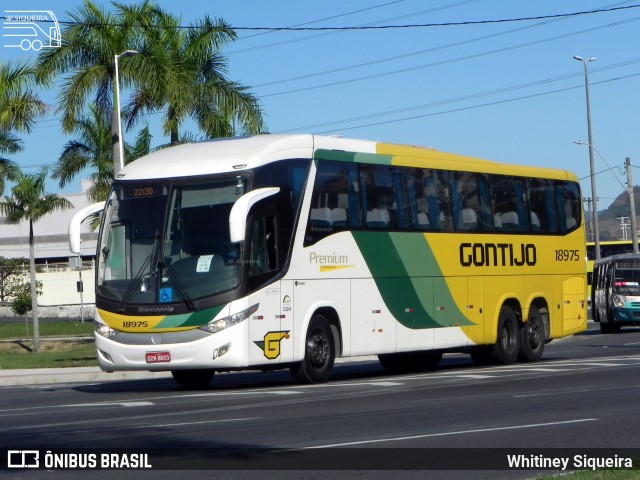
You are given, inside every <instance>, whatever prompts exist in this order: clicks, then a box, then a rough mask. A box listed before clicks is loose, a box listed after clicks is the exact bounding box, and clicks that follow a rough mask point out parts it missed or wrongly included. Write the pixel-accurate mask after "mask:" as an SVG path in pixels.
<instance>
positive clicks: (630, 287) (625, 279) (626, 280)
mask: <svg viewBox="0 0 640 480" xmlns="http://www.w3.org/2000/svg"><path fill="white" fill-rule="evenodd" d="M615 272H616V273H615V279H614V281H613V293H617V294H619V295H640V262H639V261H637V260H636V261H633V262H632V263H631V261H629V260H627V261H620V262H618V263H617V264H616V271H615Z"/></svg>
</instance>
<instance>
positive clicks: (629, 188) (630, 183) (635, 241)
mask: <svg viewBox="0 0 640 480" xmlns="http://www.w3.org/2000/svg"><path fill="white" fill-rule="evenodd" d="M624 163H625V167H626V169H627V191H628V192H629V208H630V210H631V215H630V217H631V242H632V243H633V253H639V252H638V227H637V226H636V201H635V199H634V196H633V180H631V159H630V158H629V157H627V158H626V159H625V162H624Z"/></svg>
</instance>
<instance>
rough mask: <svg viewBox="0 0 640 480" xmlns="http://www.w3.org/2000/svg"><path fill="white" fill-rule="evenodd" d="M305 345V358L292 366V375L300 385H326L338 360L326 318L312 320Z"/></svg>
mask: <svg viewBox="0 0 640 480" xmlns="http://www.w3.org/2000/svg"><path fill="white" fill-rule="evenodd" d="M304 345H305V346H304V358H303V359H302V362H299V363H296V364H294V365H292V366H291V369H290V370H291V374H292V375H293V377H294V378H295V379H296V380H297V381H298V382H300V383H325V382H326V381H327V380H329V377H330V376H331V371H332V370H333V362H334V361H335V359H336V346H335V343H334V339H333V332H332V331H331V325H329V322H328V321H327V319H326V318H325V317H323V316H322V315H314V316H313V317H312V318H311V321H310V322H309V329H308V330H307V336H306V339H305V343H304Z"/></svg>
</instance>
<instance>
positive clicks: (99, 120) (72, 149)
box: [51, 104, 113, 202]
mask: <svg viewBox="0 0 640 480" xmlns="http://www.w3.org/2000/svg"><path fill="white" fill-rule="evenodd" d="M73 131H74V133H76V134H78V135H79V138H78V139H74V140H70V141H68V142H67V143H66V145H65V146H64V150H63V151H62V155H60V158H59V159H58V163H57V164H56V166H55V167H54V169H53V172H52V174H51V178H53V179H58V180H59V181H60V183H59V184H60V188H64V187H65V186H66V185H67V184H68V183H69V182H71V181H72V180H73V178H74V177H75V176H76V175H78V174H79V173H80V172H81V171H83V170H84V169H86V168H91V169H92V173H91V176H90V179H91V180H92V186H91V188H90V189H89V191H88V197H89V198H90V199H91V200H92V201H94V202H99V201H102V200H106V198H107V195H108V192H109V189H110V188H111V180H112V179H113V161H112V149H111V129H110V122H109V120H108V119H107V118H106V116H105V114H104V112H103V111H101V110H100V109H99V108H98V107H97V106H95V105H93V104H91V105H90V106H89V115H87V116H84V117H82V118H80V119H79V120H77V121H76V122H75V125H74V130H73Z"/></svg>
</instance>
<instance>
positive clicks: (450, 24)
mask: <svg viewBox="0 0 640 480" xmlns="http://www.w3.org/2000/svg"><path fill="white" fill-rule="evenodd" d="M638 7H640V4H635V5H626V6H622V7H610V8H599V9H594V10H584V11H581V12H571V13H558V14H553V15H537V16H532V17H517V18H502V19H496V20H467V21H463V22H443V23H414V24H407V25H362V26H348V27H233V29H234V30H270V31H290V32H296V31H325V30H388V29H402V28H432V27H458V26H467V25H486V24H493V23H512V22H525V21H531V20H546V19H551V18H560V17H573V16H578V15H589V14H594V13H608V12H615V11H618V10H628V9H632V8H638Z"/></svg>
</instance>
